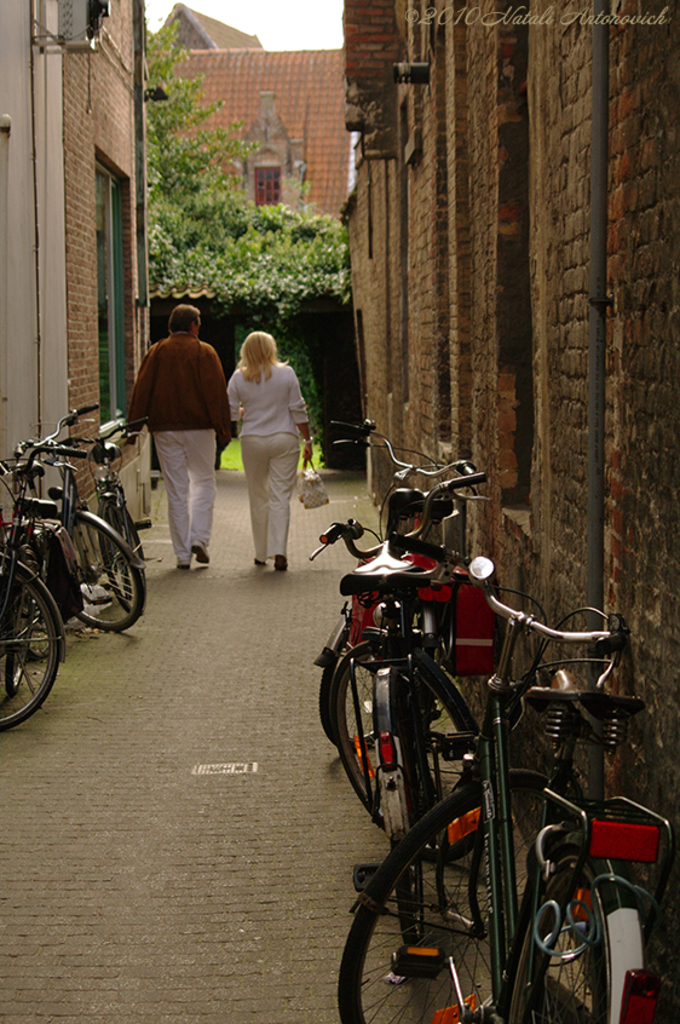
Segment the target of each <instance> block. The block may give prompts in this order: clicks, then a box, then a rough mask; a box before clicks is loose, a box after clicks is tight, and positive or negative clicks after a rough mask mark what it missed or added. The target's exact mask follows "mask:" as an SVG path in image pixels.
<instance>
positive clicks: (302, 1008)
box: [0, 471, 387, 1024]
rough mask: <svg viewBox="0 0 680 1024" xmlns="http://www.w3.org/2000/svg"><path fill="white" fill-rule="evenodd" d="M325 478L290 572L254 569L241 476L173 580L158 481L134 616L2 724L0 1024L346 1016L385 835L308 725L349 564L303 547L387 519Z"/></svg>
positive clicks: (262, 1023) (295, 534)
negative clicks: (341, 1002)
mask: <svg viewBox="0 0 680 1024" xmlns="http://www.w3.org/2000/svg"><path fill="white" fill-rule="evenodd" d="M325 475H326V480H327V484H328V489H329V494H330V496H331V503H330V505H327V506H325V507H324V508H321V509H313V510H306V509H303V508H302V506H301V505H300V504H299V502H297V501H296V500H295V499H294V500H293V510H292V511H293V515H292V523H291V534H290V547H289V563H290V569H289V571H288V572H286V573H280V572H275V571H274V570H273V568H272V567H271V566H267V567H266V568H262V569H258V568H257V567H256V566H255V565H254V564H253V550H252V544H251V540H250V525H249V514H248V505H247V496H246V489H245V480H244V476H243V474H242V473H238V472H227V471H220V472H219V473H218V474H217V477H218V495H217V502H216V508H215V524H214V532H213V539H212V543H211V546H210V555H211V562H210V565H209V566H207V567H205V568H203V567H201V568H198V567H197V566H196V565H195V564H194V565H193V566H192V569H191V571H190V572H188V573H187V572H178V571H177V570H176V568H175V559H174V556H173V552H172V547H171V544H170V540H169V532H168V528H167V520H166V513H165V497H164V493H163V490H162V484H161V486H160V488H159V490H158V491H156V492H154V497H153V510H152V511H153V520H154V526H153V529H151V530H150V531H147V532H145V533H144V535H143V538H142V539H143V543H144V549H145V554H146V557H147V580H148V600H147V608H146V611H145V614H144V616H143V617H142V618H141V619H140V620H139V622H138V623H137V624H136V625H135V626H133V627H132V628H131V629H130V630H128V631H127V633H125V634H122V635H116V634H112V635H106V634H103V633H94V632H92V631H89V630H79V631H72V632H70V634H69V640H68V654H67V659H66V662H65V664H64V665H63V666H62V668H61V669H60V673H59V676H58V678H57V681H56V683H55V686H54V689H53V691H52V693H51V694H50V696H49V697H48V699H47V701H46V703H45V705H44V707H43V708H42V709H41V710H40V711H39V712H38V713H37V714H36V715H34V716H33V717H32V718H31V719H29V720H28V721H27V722H25V723H24V724H23V725H21V726H18V727H17V728H15V729H12V730H9V731H8V732H3V733H0V747H1V748H2V751H1V756H2V765H3V773H2V774H3V779H2V781H3V785H2V791H1V793H0V807H1V808H2V815H3V820H4V822H5V826H4V828H3V831H2V834H1V835H0V865H1V866H0V872H1V878H2V882H1V885H0V986H1V992H2V998H1V999H0V1022H1V1024H28V1022H30V1024H35V1022H36V1021H41V1022H43V1021H45V1022H51V1021H55V1022H56V1021H74V1022H81V1021H82V1022H88V1024H114V1022H115V1024H132V1022H135V1024H147V1022H148V1024H165V1022H168V1024H170V1022H171V1024H185V1022H186V1024H254V1022H256V1021H257V1022H258V1024H306V1022H310V1024H311V1022H313V1024H333V1022H334V1021H337V1019H338V1014H337V1009H336V1005H337V998H336V987H337V975H338V967H339V962H340V957H341V954H342V949H343V946H344V942H345V938H346V935H347V931H348V929H349V926H350V923H351V917H350V915H349V913H348V911H349V908H350V906H351V904H352V902H353V900H354V890H353V888H352V883H351V872H352V868H353V865H354V864H355V863H357V862H359V861H366V860H375V859H380V858H381V857H382V856H384V855H385V853H386V852H387V843H386V840H385V837H384V835H382V834H381V833H380V832H379V831H378V830H377V829H376V828H375V827H374V826H373V825H372V824H371V823H370V821H369V820H368V817H367V815H366V814H365V812H364V810H363V808H362V807H361V805H360V804H359V802H358V801H357V799H356V797H355V796H354V793H353V791H352V790H351V787H350V786H349V783H348V782H347V781H346V779H345V777H344V773H343V770H342V767H341V765H340V762H339V760H338V758H337V756H336V754H335V752H334V748H333V747H332V746H331V745H330V744H329V743H328V741H327V739H326V737H325V736H324V734H323V731H322V729H321V725H320V722H319V717H318V687H319V680H320V670H319V669H318V668H316V667H315V666H314V664H313V660H314V658H315V657H316V655H317V654H318V652H319V651H320V650H321V648H322V646H323V644H324V642H325V640H326V638H327V636H328V634H329V633H330V631H331V628H332V626H333V625H334V623H335V621H336V620H337V618H338V615H339V611H340V608H341V606H342V603H343V601H342V598H341V597H340V595H339V590H338V585H339V581H340V577H341V575H342V573H343V572H345V571H349V569H350V568H351V567H352V559H351V557H350V556H349V554H348V553H347V551H346V550H345V549H344V547H342V548H341V547H340V546H339V545H337V546H336V547H335V548H332V549H330V550H329V551H327V552H325V553H324V555H322V556H321V557H320V558H319V559H318V560H316V561H315V562H312V563H310V562H309V558H308V556H309V553H310V552H311V551H312V550H313V549H314V548H315V547H316V546H317V544H318V540H317V538H318V535H319V533H321V532H322V530H323V529H324V528H325V527H326V526H327V525H328V524H329V523H330V522H332V521H333V520H336V519H344V518H347V517H349V516H352V517H355V518H358V519H360V520H362V521H370V522H372V524H373V525H375V511H374V510H373V508H372V506H371V505H370V503H369V501H368V499H367V497H366V494H365V490H366V488H365V481H364V480H363V479H362V478H361V477H360V476H359V475H351V474H342V473H332V472H328V473H326V474H325ZM254 764H257V770H256V771H253V770H249V771H242V770H239V769H238V768H236V769H235V770H232V771H231V772H227V771H221V770H219V769H217V768H214V767H213V768H211V767H210V766H224V765H235V766H251V768H252V765H254ZM199 766H208V769H207V770H204V771H197V767H199Z"/></svg>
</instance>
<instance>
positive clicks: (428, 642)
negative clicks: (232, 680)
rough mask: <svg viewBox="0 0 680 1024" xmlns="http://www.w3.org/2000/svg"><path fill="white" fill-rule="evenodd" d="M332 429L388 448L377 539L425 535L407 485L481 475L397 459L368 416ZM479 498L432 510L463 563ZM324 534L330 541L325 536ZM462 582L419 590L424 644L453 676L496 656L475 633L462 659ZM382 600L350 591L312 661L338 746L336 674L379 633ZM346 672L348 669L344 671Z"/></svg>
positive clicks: (460, 466) (480, 609) (462, 466)
mask: <svg viewBox="0 0 680 1024" xmlns="http://www.w3.org/2000/svg"><path fill="white" fill-rule="evenodd" d="M331 426H332V427H334V428H335V429H336V430H337V431H339V432H340V433H342V435H343V436H342V437H340V438H339V439H337V440H335V441H334V442H333V444H335V445H341V444H353V445H360V446H363V447H365V448H370V449H371V450H372V451H383V452H385V454H386V457H387V458H388V459H389V461H390V462H391V464H392V466H393V467H394V475H393V481H392V485H391V487H390V489H389V491H388V493H387V495H386V497H385V499H384V501H383V506H382V508H381V510H380V522H381V528H380V534H379V535H376V540H385V539H386V538H393V537H395V536H396V535H399V534H401V535H403V534H409V533H412V532H413V531H414V530H415V529H418V535H419V536H421V537H424V536H425V534H424V532H423V530H422V529H419V527H420V526H421V522H422V513H423V508H424V504H425V497H426V492H425V491H423V490H422V489H420V488H419V487H415V486H407V484H408V483H409V481H411V480H414V481H416V482H417V481H418V480H419V479H422V478H424V479H426V480H430V481H431V480H435V479H436V478H438V477H442V476H444V475H446V474H451V473H455V474H456V475H458V476H470V475H471V474H474V473H475V472H476V469H475V467H474V466H473V464H472V463H471V462H469V461H468V460H466V459H457V460H454V461H453V462H450V463H447V464H443V463H437V462H435V461H434V460H433V459H430V458H429V457H427V456H425V455H422V454H419V453H418V458H419V462H418V463H416V462H405V461H404V459H403V458H399V457H398V456H397V453H396V451H395V449H394V446H393V445H392V443H391V441H390V440H389V438H388V437H386V436H385V435H384V434H380V433H379V432H378V431H377V430H376V425H375V423H373V421H372V420H365V421H364V422H363V423H361V424H350V423H341V422H338V421H332V423H331ZM404 454H409V455H413V454H416V453H413V452H409V453H403V452H400V455H404ZM473 498H474V500H486V499H484V498H481V497H480V496H479V495H476V494H475V493H474V491H473V490H470V489H468V490H467V491H466V493H465V495H460V494H454V495H453V496H451V495H446V496H444V495H440V496H439V497H438V498H437V500H436V501H435V502H434V503H433V504H432V506H431V507H430V512H429V523H428V529H432V528H438V527H441V526H442V523H445V524H446V532H447V534H450V535H451V536H453V537H454V546H455V550H456V552H457V555H458V561H459V563H460V564H461V565H462V564H463V563H464V561H465V559H466V557H467V536H466V534H467V504H468V502H469V501H470V500H472V499H473ZM335 527H336V524H334V526H333V527H331V528H330V531H327V533H326V534H323V535H322V536H321V537H320V540H321V542H322V546H321V548H319V549H317V551H316V552H314V553H313V555H312V556H311V557H312V558H315V557H317V555H318V554H319V553H320V552H321V551H322V550H323V548H324V547H325V546H327V544H328V543H334V541H335V540H337V539H338V537H337V535H334V533H333V530H334V528H335ZM324 538H329V539H326V540H325V539H324ZM375 550H377V548H376V549H375ZM402 553H403V551H402V550H398V551H397V554H402ZM410 557H411V558H412V560H413V561H414V562H416V563H417V564H419V565H421V567H430V568H432V567H433V566H434V564H435V563H434V562H433V561H432V559H431V558H428V557H427V556H423V555H422V554H416V553H411V556H410ZM463 581H464V573H462V572H461V573H459V574H458V576H457V577H456V578H455V579H454V581H453V583H454V587H453V589H452V587H450V586H447V587H443V586H441V585H439V586H438V587H437V588H436V589H427V590H423V591H421V592H420V593H419V594H418V598H419V602H420V606H419V608H418V609H416V610H415V612H414V614H415V615H416V617H417V618H418V619H419V620H420V621H421V624H422V632H423V637H424V644H425V646H426V647H427V648H428V649H429V650H430V652H432V651H433V649H435V648H436V655H437V659H438V660H439V661H440V663H442V664H444V665H445V666H446V668H447V669H448V670H450V671H451V672H452V673H453V674H454V675H477V674H480V673H484V672H488V671H490V667H489V665H490V663H492V661H493V652H492V651H491V650H490V646H489V647H487V648H486V649H485V650H482V648H483V647H484V644H485V643H486V644H488V645H490V644H491V640H490V639H489V638H488V637H486V638H480V637H475V638H474V647H475V651H474V655H475V656H474V657H473V658H471V659H470V660H469V661H468V663H467V664H466V663H465V659H464V658H463V657H462V656H461V655H462V654H463V645H464V637H463V636H462V635H461V634H460V630H458V634H457V629H458V627H459V626H460V621H459V618H460V617H459V616H458V617H457V616H456V608H457V603H458V602H457V599H458V596H459V592H458V586H459V585H460V584H461V583H462V582H463ZM454 591H455V596H454ZM460 597H461V599H464V600H466V601H467V603H468V604H469V603H470V600H471V602H472V604H475V605H476V608H475V610H474V612H473V614H474V615H475V616H476V617H477V618H479V617H481V618H482V619H484V618H485V619H486V621H487V623H488V622H489V617H488V615H486V614H485V611H484V607H485V606H484V602H483V601H482V602H481V604H480V602H479V601H478V600H477V598H476V597H471V594H470V591H469V588H468V591H467V592H463V593H461V594H460ZM379 604H380V602H379V601H376V600H375V599H374V597H372V596H371V595H370V594H353V595H351V597H350V598H349V600H348V601H346V602H345V605H344V606H343V608H342V612H341V614H340V618H339V620H338V622H337V623H336V625H335V626H334V628H333V630H332V632H331V634H330V636H329V638H328V640H327V641H326V643H325V645H324V647H323V650H322V651H321V652H320V654H319V655H318V656H317V658H316V659H315V661H314V664H315V665H318V666H319V668H321V669H322V670H323V671H322V676H321V684H320V687H319V717H320V719H321V724H322V727H323V729H324V732H325V733H326V736H327V737H328V739H329V740H331V742H332V743H337V738H336V735H335V725H334V719H335V711H334V709H333V708H331V706H330V696H331V687H332V682H333V675H334V673H335V670H336V668H337V667H338V666H339V663H340V662H341V659H342V658H343V656H344V655H346V654H347V652H348V651H349V650H350V649H352V648H355V647H356V646H357V645H358V644H359V643H361V642H362V640H364V639H366V638H368V637H369V636H370V635H371V633H372V632H373V633H374V632H375V630H374V627H375V622H374V616H375V614H376V611H377V609H378V606H379ZM468 614H469V613H468ZM365 630H366V631H367V632H366V636H364V631H365ZM471 642H472V641H471ZM469 650H470V646H468V652H469ZM480 656H481V657H480ZM345 664H346V659H345ZM343 670H344V671H346V668H344V669H343Z"/></svg>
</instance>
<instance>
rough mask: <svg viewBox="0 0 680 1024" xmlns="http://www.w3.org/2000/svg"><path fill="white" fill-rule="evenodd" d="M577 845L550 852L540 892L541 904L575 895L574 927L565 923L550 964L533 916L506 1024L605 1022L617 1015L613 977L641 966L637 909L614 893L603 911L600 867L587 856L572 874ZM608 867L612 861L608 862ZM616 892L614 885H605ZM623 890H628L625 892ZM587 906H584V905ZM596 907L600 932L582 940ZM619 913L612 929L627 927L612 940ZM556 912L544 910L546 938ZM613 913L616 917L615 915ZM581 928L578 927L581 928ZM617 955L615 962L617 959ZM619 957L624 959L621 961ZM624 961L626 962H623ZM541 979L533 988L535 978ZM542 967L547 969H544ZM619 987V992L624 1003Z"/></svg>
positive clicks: (562, 902) (563, 901) (542, 922)
mask: <svg viewBox="0 0 680 1024" xmlns="http://www.w3.org/2000/svg"><path fill="white" fill-rule="evenodd" d="M578 856H579V851H578V849H577V848H575V847H573V846H565V847H563V848H562V849H561V850H557V851H556V852H555V854H554V856H551V863H552V864H553V866H554V873H553V874H552V876H551V878H550V879H549V881H548V883H547V885H545V886H544V888H543V890H542V893H541V901H540V902H541V906H544V905H545V903H546V902H547V901H548V900H555V901H556V902H557V904H559V905H560V906H562V907H564V906H566V905H567V903H569V902H571V900H577V901H578V902H577V903H574V904H573V906H572V917H574V919H575V922H576V925H575V928H574V929H569V928H567V929H563V930H562V931H561V933H560V935H559V936H558V938H557V941H556V942H555V944H554V951H555V953H554V955H553V956H551V957H550V959H549V961H548V965H547V968H546V967H545V959H546V958H545V957H544V956H543V955H542V954H541V953H540V951H539V950H538V947H537V946H536V942H535V938H534V920H533V918H532V920H531V921H529V923H528V926H527V928H526V933H525V937H524V940H523V942H522V946H521V953H520V957H519V962H518V968H517V972H516V980H515V983H514V986H513V992H512V999H511V1003H510V1012H509V1015H508V1024H525V1022H528V1024H607V1022H608V1021H609V1020H610V1019H612V1020H617V1021H618V1019H619V1015H620V1008H619V1010H618V1012H617V1013H616V1014H615V1015H614V1016H610V1015H611V1001H612V996H611V989H610V986H611V984H612V979H619V982H620V988H622V980H623V978H625V975H626V971H627V970H629V969H638V968H641V967H642V931H641V925H640V920H639V915H638V911H637V909H636V908H634V907H630V906H628V907H620V906H619V905H618V902H617V899H616V897H615V898H614V900H613V901H611V900H609V899H608V900H607V902H608V903H610V902H611V903H612V906H609V907H608V910H607V911H605V907H604V901H603V896H602V890H601V889H600V887H593V885H592V882H593V879H594V878H595V876H596V875H598V874H600V873H601V872H600V869H599V868H598V867H597V866H595V865H594V864H593V863H591V862H588V861H587V862H586V864H585V866H584V868H583V870H582V872H581V875H580V877H578V878H575V877H574V870H575V868H576V864H577V861H578ZM607 870H611V866H610V865H609V864H608V865H607ZM607 888H608V889H612V888H613V890H614V892H616V887H615V886H613V887H612V886H609V885H608V886H607ZM624 895H625V894H624ZM584 907H585V908H586V909H583V908H584ZM593 912H595V913H596V914H597V916H598V917H599V920H600V921H601V923H602V926H603V927H602V934H601V935H600V936H599V940H598V941H596V942H595V943H594V944H592V945H588V944H584V943H583V941H582V934H581V933H582V932H583V931H584V930H585V929H586V928H587V926H588V922H589V920H591V919H592V915H593ZM612 912H613V913H614V915H616V926H615V932H614V934H616V933H617V932H618V933H622V932H623V933H625V941H623V942H622V941H618V942H611V941H610V935H611V934H612V933H611V932H610V924H609V916H608V914H612ZM555 920H556V919H555V914H554V913H553V911H551V910H550V909H548V910H546V911H545V912H544V913H543V915H542V916H541V918H540V932H541V935H542V936H543V937H544V938H545V936H546V935H547V933H548V932H549V931H550V929H551V928H552V927H553V926H554V925H555ZM613 920H614V917H613V918H612V921H613ZM579 930H580V931H579ZM614 961H616V962H614ZM619 961H620V962H619ZM624 961H625V962H624ZM537 972H538V977H539V980H538V982H537V983H536V985H535V988H536V991H535V992H533V994H532V988H531V986H530V982H531V979H532V978H533V977H536V974H537ZM543 972H544V973H543ZM620 1000H621V992H620V991H619V992H618V1003H619V1004H620Z"/></svg>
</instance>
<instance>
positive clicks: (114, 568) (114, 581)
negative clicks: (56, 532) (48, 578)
mask: <svg viewBox="0 0 680 1024" xmlns="http://www.w3.org/2000/svg"><path fill="white" fill-rule="evenodd" d="M73 543H74V545H75V549H76V552H77V554H78V564H79V566H80V572H81V587H80V588H81V591H82V594H83V603H84V607H83V610H82V612H80V613H79V614H78V618H79V619H81V620H82V621H83V622H86V623H87V624H88V625H89V626H96V627H97V628H98V629H104V630H110V631H120V630H123V629H127V628H128V627H129V626H132V625H133V623H135V622H136V621H137V619H138V618H139V616H140V615H141V614H142V612H143V611H144V600H145V596H146V585H145V581H144V574H143V573H142V572H141V571H140V570H139V569H138V568H137V567H136V566H134V565H131V564H130V562H129V559H128V555H127V554H126V552H125V549H124V547H123V545H122V543H121V540H119V539H117V538H116V536H115V534H112V533H110V532H109V530H108V529H104V524H103V523H102V524H101V525H100V523H98V522H97V517H96V516H92V515H91V514H88V513H83V512H80V511H78V512H76V516H75V522H74V525H73Z"/></svg>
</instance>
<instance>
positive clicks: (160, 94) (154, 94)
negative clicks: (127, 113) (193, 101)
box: [144, 85, 168, 103]
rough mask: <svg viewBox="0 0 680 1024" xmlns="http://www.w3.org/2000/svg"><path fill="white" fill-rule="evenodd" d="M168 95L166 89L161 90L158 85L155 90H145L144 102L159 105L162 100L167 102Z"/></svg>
mask: <svg viewBox="0 0 680 1024" xmlns="http://www.w3.org/2000/svg"><path fill="white" fill-rule="evenodd" d="M167 98H168V94H167V92H166V91H165V89H161V87H160V85H157V86H156V88H155V89H145V90H144V102H145V103H146V102H147V101H148V100H151V102H152V103H158V102H159V101H160V100H167Z"/></svg>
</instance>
